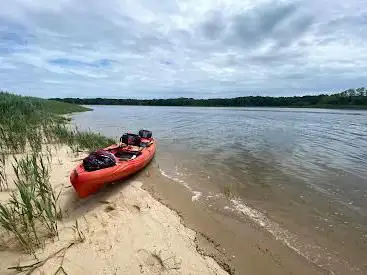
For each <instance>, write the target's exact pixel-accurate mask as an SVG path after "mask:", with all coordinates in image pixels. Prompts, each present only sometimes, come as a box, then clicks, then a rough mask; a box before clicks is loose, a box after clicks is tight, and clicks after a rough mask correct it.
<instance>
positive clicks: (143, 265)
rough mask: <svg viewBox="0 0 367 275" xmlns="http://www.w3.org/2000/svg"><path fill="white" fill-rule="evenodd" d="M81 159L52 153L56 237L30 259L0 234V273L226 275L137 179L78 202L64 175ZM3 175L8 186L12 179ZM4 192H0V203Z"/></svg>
mask: <svg viewBox="0 0 367 275" xmlns="http://www.w3.org/2000/svg"><path fill="white" fill-rule="evenodd" d="M83 156H84V155H80V154H79V155H75V154H74V153H72V152H71V151H70V149H68V148H67V147H65V146H63V147H59V148H58V150H57V151H54V153H53V157H52V165H51V167H52V170H51V183H52V185H53V187H54V188H55V190H56V191H57V192H59V190H61V195H60V206H61V209H62V210H63V212H64V218H63V220H62V221H61V222H60V223H59V237H58V238H54V239H48V240H47V241H46V243H45V246H44V247H43V248H41V249H39V250H37V251H36V257H37V258H35V257H34V256H32V255H29V254H26V253H24V252H22V251H21V250H20V248H19V247H18V246H17V244H16V241H15V239H12V238H11V237H10V236H9V235H8V234H5V233H4V232H1V243H0V257H1V262H0V273H1V274H17V273H18V271H17V270H16V267H21V266H23V267H24V266H28V265H31V266H32V265H33V266H34V268H33V269H32V268H31V269H29V268H28V269H24V270H28V271H29V270H31V271H32V274H57V272H60V274H228V273H227V272H226V271H225V270H224V269H223V268H222V267H220V266H219V265H218V263H217V262H216V261H215V260H214V259H213V258H211V257H209V256H207V255H205V253H204V251H203V250H202V249H200V247H199V243H198V242H199V241H198V235H197V234H196V232H195V231H193V230H191V229H189V228H188V227H185V226H184V225H183V223H182V220H181V218H180V216H179V215H178V214H177V213H176V212H174V211H172V210H171V209H169V208H168V207H166V206H165V205H163V204H162V203H160V202H159V201H158V200H156V199H154V198H153V197H152V196H151V195H150V194H149V193H148V192H147V191H145V190H143V189H142V188H141V186H142V184H143V183H142V182H141V181H138V180H137V179H134V178H133V179H130V180H128V181H125V182H123V183H117V184H114V185H110V186H107V187H106V188H104V189H103V190H101V192H99V193H98V194H95V195H93V196H91V197H89V198H87V199H83V200H81V199H79V198H78V197H77V196H76V193H75V191H74V190H73V188H72V186H71V185H70V183H69V172H70V170H71V169H72V167H74V166H75V164H76V163H77V162H78V161H80V159H81V158H82V157H83ZM7 171H8V179H10V180H9V182H11V177H13V176H14V175H13V174H12V173H11V169H10V167H8V169H7ZM142 173H144V172H142ZM10 188H14V186H10ZM9 194H10V193H9V192H2V193H1V197H0V199H1V201H2V202H4V201H6V200H7V199H8V196H9ZM76 221H77V223H76ZM38 262H40V263H41V264H40V263H38ZM37 263H38V264H37ZM223 265H224V266H225V264H224V263H223ZM9 268H11V269H9ZM18 269H19V268H18ZM62 272H64V273H62ZM26 274H30V273H26Z"/></svg>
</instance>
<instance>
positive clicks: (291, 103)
mask: <svg viewBox="0 0 367 275" xmlns="http://www.w3.org/2000/svg"><path fill="white" fill-rule="evenodd" d="M53 100H56V101H61V102H67V103H74V104H79V105H124V106H172V107H173V106H180V107H181V106H182V107H184V106H185V107H186V106H187V107H280V108H283V107H287V108H325V109H367V90H366V89H365V88H358V89H349V90H346V91H343V92H340V93H334V94H320V95H305V96H288V97H269V96H246V97H235V98H210V99H194V98H185V97H180V98H167V99H131V98H130V99H123V98H53Z"/></svg>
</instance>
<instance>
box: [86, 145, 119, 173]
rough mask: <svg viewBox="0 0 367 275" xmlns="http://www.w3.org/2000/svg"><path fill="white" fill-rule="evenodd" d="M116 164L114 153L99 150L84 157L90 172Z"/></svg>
mask: <svg viewBox="0 0 367 275" xmlns="http://www.w3.org/2000/svg"><path fill="white" fill-rule="evenodd" d="M115 165H116V159H115V157H114V156H113V154H112V153H110V152H107V151H104V150H98V151H96V152H93V153H91V154H89V156H87V157H86V158H84V159H83V166H84V169H85V170H86V171H88V172H90V171H96V170H100V169H104V168H108V167H112V166H115Z"/></svg>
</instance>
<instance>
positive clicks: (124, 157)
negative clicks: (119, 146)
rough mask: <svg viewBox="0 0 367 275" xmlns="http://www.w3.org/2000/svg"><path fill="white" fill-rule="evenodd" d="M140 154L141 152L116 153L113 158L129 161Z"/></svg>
mask: <svg viewBox="0 0 367 275" xmlns="http://www.w3.org/2000/svg"><path fill="white" fill-rule="evenodd" d="M140 154H141V152H139V151H130V152H126V151H125V152H124V151H118V152H116V153H115V157H116V158H118V159H119V160H130V159H134V158H136V157H137V156H138V155H140Z"/></svg>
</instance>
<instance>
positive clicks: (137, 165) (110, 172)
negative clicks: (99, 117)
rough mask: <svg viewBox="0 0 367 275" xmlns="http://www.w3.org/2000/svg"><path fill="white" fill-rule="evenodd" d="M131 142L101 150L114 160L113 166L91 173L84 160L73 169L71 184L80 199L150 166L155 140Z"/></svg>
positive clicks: (147, 139)
mask: <svg viewBox="0 0 367 275" xmlns="http://www.w3.org/2000/svg"><path fill="white" fill-rule="evenodd" d="M135 136H137V135H135ZM123 137H124V136H123ZM129 141H130V140H129ZM129 141H125V143H120V144H119V145H117V144H115V145H111V146H109V147H107V148H104V149H103V150H100V151H103V152H105V153H106V154H108V155H106V156H107V157H109V158H110V159H112V160H110V161H112V162H113V163H112V164H111V165H112V166H110V167H106V168H101V169H99V168H98V169H97V170H94V171H93V170H92V171H91V169H90V167H89V166H87V165H86V161H85V160H86V159H84V160H83V163H80V164H79V165H78V166H77V167H76V168H75V169H73V171H72V172H71V174H70V182H71V183H72V185H73V187H74V188H75V190H76V192H77V193H78V195H79V197H81V198H85V197H87V196H88V195H90V194H92V193H95V192H96V191H98V190H99V189H100V188H102V187H103V186H104V185H105V184H106V183H111V182H115V181H118V180H122V179H124V178H126V177H128V176H130V175H132V174H134V173H136V172H138V171H140V170H141V169H143V168H144V167H145V166H147V165H148V163H149V162H150V161H151V160H152V159H153V157H154V154H155V149H156V142H155V140H154V139H153V138H151V137H149V138H139V141H138V144H136V142H135V143H134V144H133V145H130V144H129V143H130V142H129ZM137 145H139V146H137Z"/></svg>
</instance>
